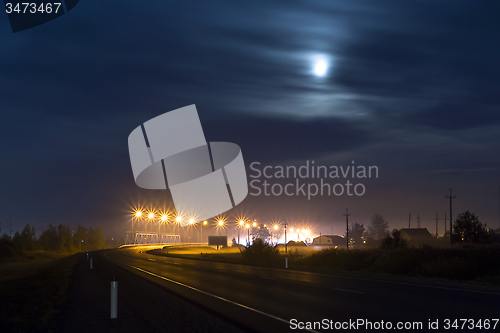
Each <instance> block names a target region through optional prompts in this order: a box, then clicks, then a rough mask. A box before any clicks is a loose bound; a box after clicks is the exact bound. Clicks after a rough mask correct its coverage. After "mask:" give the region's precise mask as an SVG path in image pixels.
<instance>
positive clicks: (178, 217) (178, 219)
mask: <svg viewBox="0 0 500 333" xmlns="http://www.w3.org/2000/svg"><path fill="white" fill-rule="evenodd" d="M181 221H182V218H181V217H180V216H177V217H176V218H175V222H176V223H177V225H178V224H179V223H181ZM174 235H175V224H174ZM179 238H180V236H179ZM179 241H180V239H179Z"/></svg>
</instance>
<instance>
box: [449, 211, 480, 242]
mask: <svg viewBox="0 0 500 333" xmlns="http://www.w3.org/2000/svg"><path fill="white" fill-rule="evenodd" d="M453 233H454V235H453V236H454V241H455V242H459V243H472V244H479V243H483V242H485V241H486V240H487V239H488V232H487V231H486V227H485V226H484V225H483V224H482V223H481V222H479V219H478V217H477V216H476V215H475V214H474V213H471V212H469V211H466V212H464V213H461V214H459V215H458V217H457V219H456V220H455V222H453Z"/></svg>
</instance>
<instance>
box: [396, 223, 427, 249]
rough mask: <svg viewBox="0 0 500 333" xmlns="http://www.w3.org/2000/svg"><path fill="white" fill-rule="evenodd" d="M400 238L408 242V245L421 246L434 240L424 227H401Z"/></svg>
mask: <svg viewBox="0 0 500 333" xmlns="http://www.w3.org/2000/svg"><path fill="white" fill-rule="evenodd" d="M399 231H400V232H401V238H403V239H405V240H406V241H407V242H408V245H410V246H415V247H421V246H422V245H433V244H434V242H435V240H434V237H432V235H431V234H430V232H429V230H427V229H426V228H413V229H408V228H403V229H400V230H399Z"/></svg>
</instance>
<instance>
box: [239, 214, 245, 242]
mask: <svg viewBox="0 0 500 333" xmlns="http://www.w3.org/2000/svg"><path fill="white" fill-rule="evenodd" d="M239 224H240V226H239V227H238V245H240V229H241V228H242V227H243V225H244V224H245V221H243V220H240V222H239Z"/></svg>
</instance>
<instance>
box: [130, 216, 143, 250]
mask: <svg viewBox="0 0 500 333" xmlns="http://www.w3.org/2000/svg"><path fill="white" fill-rule="evenodd" d="M141 216H142V212H141V211H140V210H138V211H137V212H135V216H133V217H132V237H133V238H134V242H133V244H135V238H136V237H135V233H134V218H136V219H139V218H140V217H141Z"/></svg>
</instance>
